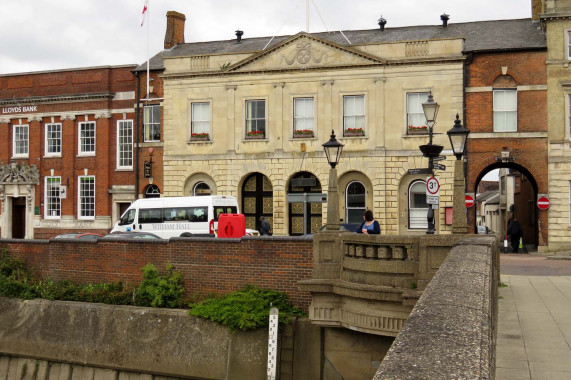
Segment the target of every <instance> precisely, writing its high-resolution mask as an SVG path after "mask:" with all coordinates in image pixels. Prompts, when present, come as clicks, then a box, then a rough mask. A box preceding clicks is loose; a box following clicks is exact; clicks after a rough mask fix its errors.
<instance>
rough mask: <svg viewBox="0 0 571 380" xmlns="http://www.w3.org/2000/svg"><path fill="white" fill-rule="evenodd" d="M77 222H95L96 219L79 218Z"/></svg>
mask: <svg viewBox="0 0 571 380" xmlns="http://www.w3.org/2000/svg"><path fill="white" fill-rule="evenodd" d="M77 220H81V221H84V222H95V217H94V216H93V217H89V218H85V217H83V218H82V217H78V218H77Z"/></svg>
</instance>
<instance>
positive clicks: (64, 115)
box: [0, 66, 136, 238]
mask: <svg viewBox="0 0 571 380" xmlns="http://www.w3.org/2000/svg"><path fill="white" fill-rule="evenodd" d="M134 68H135V66H118V67H95V68H85V69H73V70H60V71H52V72H38V73H25V74H13V75H5V76H0V93H1V94H2V95H1V98H0V107H1V108H0V110H1V112H0V136H2V139H0V148H1V149H0V162H1V163H9V162H10V161H11V160H15V161H16V162H17V163H19V164H22V163H24V162H25V163H27V164H29V165H36V166H37V168H38V169H39V174H40V178H39V184H38V185H37V186H35V189H34V192H35V194H34V195H35V196H34V205H33V206H34V211H33V214H34V215H33V216H34V221H33V223H34V228H33V231H34V233H33V236H35V237H38V238H44V237H50V236H53V235H54V234H57V233H62V232H66V231H70V230H73V231H78V230H89V231H101V232H105V231H107V230H108V229H109V228H110V227H111V223H112V219H113V218H112V216H113V214H114V207H117V205H114V200H115V201H116V200H117V199H115V198H116V197H115V198H114V196H110V193H113V191H112V190H113V188H121V187H123V190H122V193H123V194H125V190H124V189H125V188H127V187H129V186H131V187H132V186H133V184H134V182H135V174H134V169H132V168H127V169H122V168H118V163H117V161H118V158H117V154H118V153H117V150H118V149H117V130H118V122H119V121H121V120H127V121H131V122H132V123H133V124H132V125H133V130H134V128H135V122H136V120H135V112H134V110H135V108H134V104H135V81H134V77H133V74H132V72H131V71H132V70H133V69H134ZM19 105H21V106H19ZM83 122H94V123H95V152H94V153H88V154H83V155H82V154H81V152H80V151H79V149H80V143H79V139H80V136H79V135H80V130H79V128H80V127H79V125H80V123H83ZM50 123H56V124H59V123H61V152H60V153H59V154H55V155H50V154H47V150H46V144H47V142H46V124H50ZM14 125H29V127H28V130H29V137H28V144H29V154H28V155H27V157H14V152H13V140H14V135H13V132H14ZM85 175H88V176H94V177H95V206H94V208H95V216H94V217H93V218H91V219H87V220H81V221H80V220H79V217H78V213H79V212H78V202H79V197H78V187H79V184H78V182H79V178H80V176H85ZM46 176H55V177H59V178H60V179H61V185H62V186H67V193H68V195H67V197H66V198H65V199H61V214H60V215H59V218H54V219H49V221H48V220H46V219H45V216H46V210H45V207H46V206H45V201H46V199H45V198H46V193H45V177H46ZM126 193H127V197H126V198H125V201H126V202H130V201H131V200H133V199H134V198H135V195H134V191H133V190H132V189H131V190H127V191H126ZM117 213H118V211H117V210H115V214H117ZM31 215H32V214H30V215H29V216H31ZM27 219H30V218H29V217H28V218H27ZM29 223H32V221H31V220H26V224H29ZM5 237H9V236H5ZM30 237H31V236H30Z"/></svg>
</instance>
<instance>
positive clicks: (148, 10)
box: [147, 7, 151, 100]
mask: <svg viewBox="0 0 571 380" xmlns="http://www.w3.org/2000/svg"><path fill="white" fill-rule="evenodd" d="M150 24H151V10H150V7H149V8H147V100H149V93H150V89H149V82H150V77H149V72H150V69H149V63H150V61H151V57H150V55H149V29H150Z"/></svg>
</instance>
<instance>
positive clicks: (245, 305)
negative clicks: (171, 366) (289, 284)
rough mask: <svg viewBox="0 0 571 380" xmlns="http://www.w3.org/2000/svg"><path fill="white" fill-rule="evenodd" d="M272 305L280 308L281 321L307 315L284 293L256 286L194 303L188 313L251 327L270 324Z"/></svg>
mask: <svg viewBox="0 0 571 380" xmlns="http://www.w3.org/2000/svg"><path fill="white" fill-rule="evenodd" d="M272 306H273V307H276V308H278V310H279V321H280V324H283V323H290V322H291V319H292V317H294V316H304V315H305V313H304V312H303V311H302V310H301V309H299V308H297V307H295V306H293V305H292V304H291V303H290V302H289V300H288V298H287V295H286V294H285V293H283V292H278V291H274V290H267V289H260V288H258V287H254V286H246V287H245V288H244V289H242V290H239V291H236V292H233V293H230V294H227V295H224V296H220V297H216V298H211V299H207V300H205V301H202V302H199V303H196V304H192V305H190V311H189V314H190V315H194V316H197V317H202V318H206V319H209V320H211V321H213V322H217V323H220V324H222V325H224V326H227V327H229V328H230V330H231V331H236V330H252V329H257V328H260V327H267V326H268V321H269V315H270V308H271V307H272Z"/></svg>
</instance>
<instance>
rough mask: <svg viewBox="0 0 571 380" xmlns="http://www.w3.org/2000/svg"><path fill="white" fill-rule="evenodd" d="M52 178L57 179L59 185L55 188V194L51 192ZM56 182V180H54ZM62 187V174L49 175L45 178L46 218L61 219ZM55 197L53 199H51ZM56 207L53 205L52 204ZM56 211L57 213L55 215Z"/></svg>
mask: <svg viewBox="0 0 571 380" xmlns="http://www.w3.org/2000/svg"><path fill="white" fill-rule="evenodd" d="M52 180H57V182H58V183H59V186H58V188H57V189H54V192H55V195H52V194H50V191H49V190H50V189H49V186H50V185H49V183H50V182H52ZM54 182H56V181H54ZM60 187H61V177H60V176H48V177H45V179H44V200H45V206H44V219H61V198H60ZM52 199H53V201H51V200H52ZM52 205H53V206H54V207H51V206H52ZM54 211H55V215H54Z"/></svg>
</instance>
